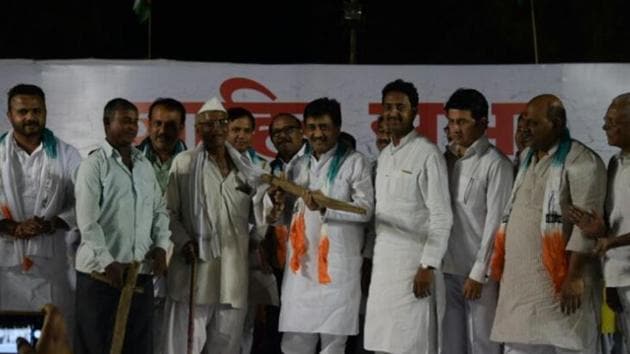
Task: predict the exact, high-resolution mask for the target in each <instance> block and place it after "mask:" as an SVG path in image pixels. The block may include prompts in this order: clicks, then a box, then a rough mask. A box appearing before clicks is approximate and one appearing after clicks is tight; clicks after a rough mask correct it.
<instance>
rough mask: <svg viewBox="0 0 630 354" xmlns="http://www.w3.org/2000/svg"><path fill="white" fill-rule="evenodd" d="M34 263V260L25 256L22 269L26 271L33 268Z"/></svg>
mask: <svg viewBox="0 0 630 354" xmlns="http://www.w3.org/2000/svg"><path fill="white" fill-rule="evenodd" d="M33 264H34V263H33V260H32V259H30V258H28V257H26V256H25V257H24V258H23V259H22V270H23V271H25V272H28V271H29V270H30V269H31V267H33Z"/></svg>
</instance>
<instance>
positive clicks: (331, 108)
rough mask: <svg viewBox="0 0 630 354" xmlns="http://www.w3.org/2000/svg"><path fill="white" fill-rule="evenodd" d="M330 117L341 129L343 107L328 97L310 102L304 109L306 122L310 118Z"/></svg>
mask: <svg viewBox="0 0 630 354" xmlns="http://www.w3.org/2000/svg"><path fill="white" fill-rule="evenodd" d="M324 115H328V116H330V119H331V120H332V122H333V124H334V125H335V126H336V127H337V128H341V105H340V104H339V102H337V101H336V100H335V99H330V98H328V97H322V98H318V99H316V100H314V101H311V102H309V104H307V105H306V107H305V108H304V122H306V119H307V118H308V117H321V116H324Z"/></svg>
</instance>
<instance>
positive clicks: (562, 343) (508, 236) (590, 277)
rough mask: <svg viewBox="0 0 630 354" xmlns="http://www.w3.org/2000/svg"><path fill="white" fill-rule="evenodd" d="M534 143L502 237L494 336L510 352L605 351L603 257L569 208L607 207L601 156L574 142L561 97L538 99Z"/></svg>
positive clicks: (495, 268) (532, 116)
mask: <svg viewBox="0 0 630 354" xmlns="http://www.w3.org/2000/svg"><path fill="white" fill-rule="evenodd" d="M524 119H525V120H526V122H527V124H526V126H527V129H528V131H529V133H530V135H531V137H532V138H531V145H530V147H529V148H528V149H527V150H525V151H524V152H523V157H524V159H523V162H522V163H521V167H520V169H519V172H518V175H517V177H516V180H515V182H514V187H513V190H512V195H511V197H510V201H509V202H508V204H507V205H506V208H505V211H504V217H503V220H502V224H501V226H500V227H499V231H498V232H497V234H496V235H495V243H494V244H495V246H494V251H493V256H492V260H491V275H492V277H493V279H495V280H500V289H499V299H498V301H497V308H496V313H495V318H494V324H493V327H492V333H491V336H490V338H491V339H492V340H493V341H496V342H502V343H505V352H506V353H510V354H525V353H527V354H530V353H537V354H538V353H540V354H560V353H562V354H565V353H576V354H577V353H581V354H596V353H599V352H600V347H599V333H598V332H599V331H598V323H599V322H598V317H599V313H600V311H601V307H600V305H599V303H598V299H599V297H600V296H601V291H602V288H601V283H600V282H599V269H598V268H599V262H598V260H597V259H595V258H594V257H592V249H593V246H594V244H593V242H592V241H590V240H588V239H586V237H585V236H584V234H583V233H582V232H581V231H580V230H579V229H578V228H577V227H573V224H572V223H571V222H569V221H568V220H567V218H566V217H563V216H564V215H566V212H567V210H568V207H569V205H571V204H574V205H576V206H578V207H579V208H583V209H585V210H597V211H598V212H600V213H601V211H602V210H603V205H604V199H605V194H606V172H605V167H604V164H603V162H602V161H601V159H600V158H599V156H597V154H595V153H594V152H593V151H591V150H590V149H588V148H587V147H585V146H584V145H582V144H581V143H579V142H577V141H575V140H572V139H571V137H570V134H569V131H568V129H567V128H566V112H565V110H564V107H563V105H562V102H561V101H560V100H559V99H558V98H557V97H555V96H553V95H549V94H545V95H540V96H536V97H534V98H533V99H532V100H531V101H530V102H529V103H528V104H527V110H526V112H525V114H524Z"/></svg>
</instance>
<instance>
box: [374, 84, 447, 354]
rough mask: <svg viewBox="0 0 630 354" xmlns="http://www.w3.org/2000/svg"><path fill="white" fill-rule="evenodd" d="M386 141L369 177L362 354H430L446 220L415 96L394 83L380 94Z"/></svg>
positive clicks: (436, 155) (440, 164)
mask: <svg viewBox="0 0 630 354" xmlns="http://www.w3.org/2000/svg"><path fill="white" fill-rule="evenodd" d="M382 103H383V117H384V119H385V121H386V123H387V126H388V130H389V132H390V134H391V138H392V143H391V144H389V145H387V147H385V149H384V150H383V151H382V152H381V154H380V156H379V159H378V167H377V171H376V212H375V220H376V245H375V247H374V258H373V268H372V280H371V284H370V292H369V295H368V303H367V312H366V323H365V347H366V349H368V350H374V351H378V352H387V353H400V354H402V353H431V354H432V353H437V351H438V345H439V343H438V342H439V334H438V329H439V324H438V320H439V318H440V315H441V313H438V309H439V308H440V307H438V305H439V304H442V305H443V296H444V293H443V291H444V289H443V283H442V282H441V277H440V276H435V275H434V270H435V269H439V268H440V267H441V265H442V257H443V256H444V253H445V252H446V248H447V245H448V238H449V235H450V231H451V225H452V222H453V216H452V213H451V205H450V198H449V192H448V176H447V171H446V163H445V161H444V157H443V156H442V154H441V153H440V150H439V149H438V147H437V146H435V144H433V143H431V142H430V141H429V140H427V139H426V138H425V137H422V136H420V135H419V134H418V133H417V132H416V131H415V130H414V126H413V120H414V118H415V116H416V114H417V106H418V91H417V90H416V88H415V86H414V85H413V84H411V83H409V82H405V81H402V80H396V81H394V82H391V83H389V84H387V85H386V86H385V88H384V89H383V91H382Z"/></svg>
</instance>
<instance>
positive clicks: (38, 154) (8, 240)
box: [0, 84, 81, 321]
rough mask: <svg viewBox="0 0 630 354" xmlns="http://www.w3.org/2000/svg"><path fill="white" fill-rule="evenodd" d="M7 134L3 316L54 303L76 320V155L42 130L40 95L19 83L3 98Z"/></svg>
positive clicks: (3, 140)
mask: <svg viewBox="0 0 630 354" xmlns="http://www.w3.org/2000/svg"><path fill="white" fill-rule="evenodd" d="M7 102H8V110H7V116H8V118H9V122H10V123H11V126H12V129H11V130H9V132H7V133H5V134H3V135H2V136H0V170H1V176H0V211H1V213H0V310H19V311H39V309H40V308H41V307H42V306H43V305H44V304H47V303H53V304H56V305H57V306H58V307H59V308H60V309H61V310H62V311H63V312H64V315H65V316H66V318H67V319H68V320H69V321H71V320H72V317H73V315H72V314H73V312H74V311H73V307H74V303H73V300H74V296H73V293H72V291H71V287H70V283H69V281H68V273H69V270H70V269H71V266H72V265H71V263H70V261H69V259H68V246H67V244H66V238H67V237H68V236H70V234H69V233H68V230H70V229H71V228H74V227H75V226H76V219H75V213H74V185H73V183H74V176H75V172H76V170H77V168H78V166H79V163H80V161H81V157H80V155H79V152H78V151H77V150H76V149H75V148H74V147H72V146H70V145H68V144H66V143H65V142H63V141H61V140H60V139H59V138H57V137H56V136H55V135H54V134H53V133H52V132H51V131H50V130H48V129H47V128H46V100H45V96H44V92H43V91H42V89H41V88H39V87H37V86H35V85H26V84H20V85H17V86H15V87H13V88H11V90H9V94H8V100H7Z"/></svg>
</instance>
